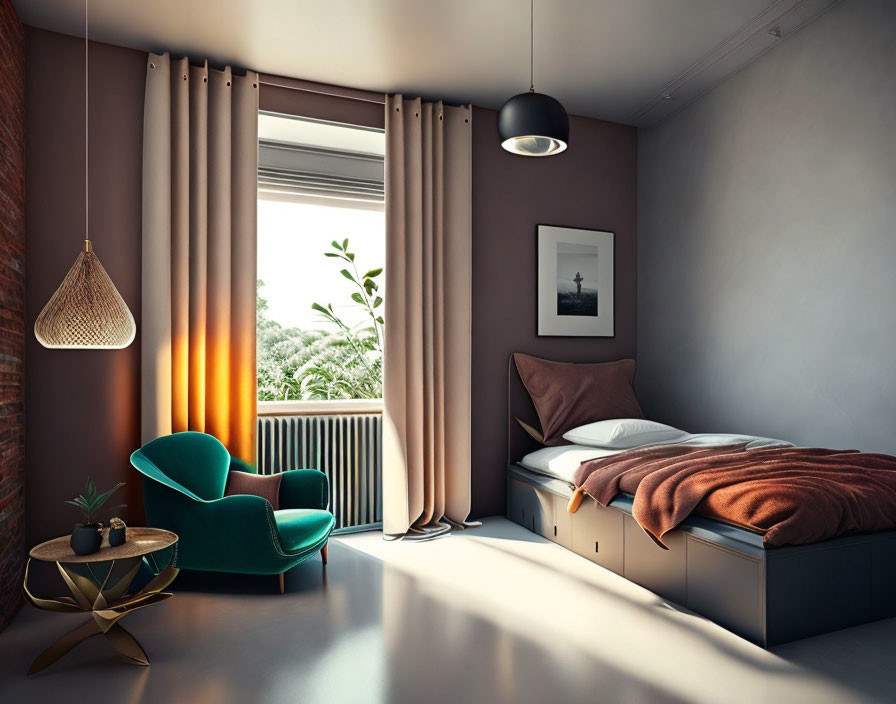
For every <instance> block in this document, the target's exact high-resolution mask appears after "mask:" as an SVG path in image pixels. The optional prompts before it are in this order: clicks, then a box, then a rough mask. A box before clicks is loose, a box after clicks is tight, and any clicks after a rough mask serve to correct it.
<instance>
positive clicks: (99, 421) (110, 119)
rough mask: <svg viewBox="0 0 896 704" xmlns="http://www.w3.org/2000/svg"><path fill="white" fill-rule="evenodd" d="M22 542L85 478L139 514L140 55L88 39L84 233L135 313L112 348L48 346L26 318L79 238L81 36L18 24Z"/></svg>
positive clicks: (34, 538) (65, 517)
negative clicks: (22, 210)
mask: <svg viewBox="0 0 896 704" xmlns="http://www.w3.org/2000/svg"><path fill="white" fill-rule="evenodd" d="M26 44H27V61H28V64H27V85H26V110H27V129H28V148H27V191H26V192H27V201H26V202H27V208H26V224H27V246H28V250H29V252H30V256H29V258H28V263H27V266H26V270H25V272H26V276H25V281H26V300H27V308H26V310H27V327H26V340H27V355H28V367H27V376H26V389H27V397H26V399H27V407H28V425H27V431H26V432H27V436H26V437H27V441H26V446H27V450H26V455H27V459H26V462H27V476H28V486H27V488H28V491H27V507H26V508H27V511H26V515H27V541H28V545H33V544H35V543H37V542H40V541H42V540H46V539H48V538H52V537H55V536H58V535H64V534H66V533H68V532H70V531H71V528H72V525H73V524H74V523H75V522H76V521H77V520H78V513H77V511H76V510H75V509H74V508H72V507H70V506H68V505H66V504H65V503H64V501H65V500H66V499H70V498H72V497H74V496H75V495H76V494H78V493H79V492H80V490H81V488H82V487H83V484H84V480H85V478H86V477H87V476H88V475H89V476H92V477H93V478H94V479H95V480H96V482H97V485H98V486H99V487H100V488H101V489H104V488H108V487H110V486H111V485H112V484H114V483H115V482H116V481H126V482H127V486H126V487H125V489H124V490H123V492H122V493H119V494H117V495H116V496H115V497H113V499H111V500H110V505H116V504H118V503H121V502H126V503H128V504H129V511H128V513H127V515H126V520H130V522H133V523H139V522H140V521H141V520H142V518H143V508H142V502H141V499H140V482H139V481H138V478H137V475H136V473H135V472H134V471H132V470H131V469H130V465H129V464H128V456H129V455H130V453H131V452H132V451H133V449H134V448H136V447H137V446H138V445H139V440H140V434H139V417H138V414H139V405H140V404H139V388H140V384H139V374H140V339H139V334H140V333H139V330H140V249H141V245H140V229H141V224H140V223H141V170H142V159H143V157H142V150H143V86H144V80H145V73H146V54H145V53H142V52H139V51H132V50H130V49H122V48H119V47H114V46H108V45H105V44H95V43H91V51H90V236H91V240H92V241H93V245H94V249H95V251H96V253H97V255H98V256H99V258H100V261H101V262H102V263H103V266H104V267H105V268H106V270H107V271H108V272H109V275H110V276H111V277H112V281H114V282H115V285H116V286H117V287H118V290H119V291H120V292H121V295H122V296H123V297H124V300H125V301H126V302H127V304H128V306H129V307H130V309H131V312H133V313H134V317H135V318H136V319H137V331H138V332H137V335H138V338H137V340H136V341H135V342H134V343H133V344H132V345H131V346H130V347H128V348H127V349H124V350H48V349H45V348H44V347H41V345H40V344H38V342H37V340H36V339H35V337H34V320H35V318H36V317H37V314H38V313H39V312H40V310H41V309H42V308H43V306H44V305H45V304H46V302H47V300H49V298H50V296H51V295H52V293H53V291H55V290H56V287H57V286H58V285H59V284H60V283H61V281H62V278H63V277H64V276H65V273H66V272H67V271H68V269H69V267H70V266H71V265H72V264H73V263H74V261H75V258H76V256H77V254H78V251H79V249H80V247H81V246H82V240H83V235H84V43H83V40H80V39H75V38H72V37H67V36H63V35H60V34H54V33H52V32H46V31H43V30H38V29H33V28H31V27H28V28H26Z"/></svg>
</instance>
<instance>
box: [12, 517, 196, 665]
mask: <svg viewBox="0 0 896 704" xmlns="http://www.w3.org/2000/svg"><path fill="white" fill-rule="evenodd" d="M176 542H177V536H176V535H175V534H174V533H171V532H170V531H167V530H160V529H158V528H131V527H128V528H127V542H126V543H124V545H119V546H118V547H114V548H102V549H100V550H99V551H98V552H95V553H93V554H91V555H76V554H75V553H74V552H73V551H72V549H71V548H70V547H69V536H65V537H64V538H56V539H55V540H48V541H47V542H45V543H41V544H40V545H37V546H36V547H34V548H32V549H31V552H30V553H29V558H28V564H27V565H26V566H25V580H24V584H23V585H22V586H23V589H24V591H25V600H26V601H27V602H28V603H29V604H31V605H32V606H34V607H35V608H38V609H43V610H44V611H56V612H59V613H77V612H83V613H89V614H90V615H91V618H90V620H89V621H87V622H86V623H84V624H82V625H81V626H78V627H77V628H76V629H75V630H73V631H70V632H69V633H67V634H65V635H64V636H62V637H61V638H60V639H59V640H57V641H56V642H55V643H53V645H51V646H50V647H49V648H47V649H46V650H44V651H43V652H42V653H41V654H40V655H38V656H37V657H36V658H35V660H34V662H33V663H31V667H30V668H28V674H29V675H33V674H34V673H35V672H39V671H41V670H43V669H44V668H45V667H47V666H48V665H51V664H52V663H54V662H56V661H57V660H58V659H59V658H61V657H62V656H63V655H65V654H66V653H67V652H68V651H69V650H71V649H72V648H74V647H75V646H76V645H77V644H78V643H80V642H81V641H83V640H86V639H87V638H90V637H91V636H95V635H97V634H98V633H101V634H102V635H104V636H105V637H106V640H107V641H109V643H110V644H111V645H112V647H113V648H114V649H115V650H116V652H117V653H118V654H119V655H120V656H121V658H122V659H123V660H125V661H126V662H129V663H131V664H133V665H149V658H147V657H146V653H145V652H144V650H143V648H142V647H140V644H139V643H138V642H137V639H136V638H134V636H132V635H131V634H130V633H128V632H127V631H126V630H125V629H124V628H122V626H121V624H119V623H118V621H120V620H121V619H122V618H123V617H124V616H126V615H127V614H129V613H130V612H131V611H134V610H136V609H142V608H143V607H144V606H149V605H150V604H155V603H156V602H159V601H164V600H165V599H167V598H169V597H170V596H172V594H171V593H170V592H163V591H162V590H163V589H164V588H165V587H167V586H168V585H169V584H171V582H172V580H173V579H174V578H175V577H176V576H177V573H178V569H177V568H176V567H174V566H173V565H170V564H169V565H168V566H167V567H166V568H165V569H164V570H162V571H161V572H159V573H158V574H157V575H156V576H155V577H154V578H153V579H152V580H150V581H149V583H147V584H146V585H145V586H144V587H143V588H142V589H140V590H138V591H137V592H135V593H133V594H129V593H128V589H129V587H130V586H131V582H133V580H134V577H136V576H137V572H138V571H139V570H140V565H141V564H143V557H144V556H145V555H149V554H151V553H154V552H156V551H158V550H163V549H165V548H169V547H171V546H173V545H174V544H175V543H176ZM31 560H41V561H43V562H55V563H56V567H57V568H58V570H59V574H61V575H62V579H63V580H64V581H65V584H66V586H67V587H68V589H69V591H70V592H71V594H72V595H71V596H70V597H69V596H62V597H58V598H56V599H41V598H39V597H36V596H34V595H33V594H32V593H31V592H30V591H28V570H29V569H30V567H31Z"/></svg>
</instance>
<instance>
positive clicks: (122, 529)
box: [109, 516, 127, 548]
mask: <svg viewBox="0 0 896 704" xmlns="http://www.w3.org/2000/svg"><path fill="white" fill-rule="evenodd" d="M126 531H127V526H126V525H125V524H124V521H123V520H121V519H120V518H118V516H116V517H115V518H112V519H111V520H110V521H109V546H110V547H113V548H116V547H118V546H119V545H124V543H125V540H126V539H127V533H126Z"/></svg>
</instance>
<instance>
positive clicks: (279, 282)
mask: <svg viewBox="0 0 896 704" xmlns="http://www.w3.org/2000/svg"><path fill="white" fill-rule="evenodd" d="M258 127H259V130H258V132H259V158H258V293H257V297H258V298H257V303H258V322H257V356H258V400H259V401H317V400H338V399H378V398H380V397H381V396H382V349H383V347H382V333H383V325H384V324H385V321H384V320H383V317H382V316H383V295H384V294H383V288H382V281H383V265H384V263H385V221H384V207H383V193H384V184H383V159H384V155H385V134H384V132H383V131H382V130H378V129H373V128H368V127H358V126H353V125H343V124H336V123H332V122H323V121H320V120H311V119H304V118H296V117H292V116H285V115H279V114H272V113H266V112H262V113H261V114H260V115H259V125H258Z"/></svg>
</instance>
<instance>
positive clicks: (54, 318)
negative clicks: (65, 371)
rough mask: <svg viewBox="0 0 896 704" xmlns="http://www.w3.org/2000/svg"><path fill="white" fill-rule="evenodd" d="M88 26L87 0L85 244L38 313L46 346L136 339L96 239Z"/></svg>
mask: <svg viewBox="0 0 896 704" xmlns="http://www.w3.org/2000/svg"><path fill="white" fill-rule="evenodd" d="M87 29H88V25H87V0H84V249H83V250H82V251H81V253H80V254H79V255H78V258H77V259H76V260H75V263H74V264H73V265H72V268H71V269H69V271H68V274H66V275H65V278H64V279H63V280H62V283H61V284H60V285H59V288H57V289H56V292H55V293H54V294H53V295H52V297H51V298H50V300H49V301H48V302H47V305H45V306H44V309H43V310H42V311H41V312H40V315H38V316H37V320H36V321H35V323H34V335H35V337H37V341H38V342H40V344H42V345H43V346H44V347H51V348H62V349H85V348H86V349H106V350H115V349H121V348H122V347H127V346H128V345H130V344H131V343H132V342H133V341H134V336H135V335H136V334H137V326H136V324H135V323H134V316H133V315H131V311H130V309H128V306H127V304H126V303H125V302H124V299H123V298H122V297H121V294H120V293H118V289H116V288H115V284H113V283H112V279H110V278H109V275H108V274H107V273H106V270H105V269H104V268H103V265H102V264H100V260H99V259H98V258H97V256H96V254H94V252H93V247H92V246H91V244H90V234H89V224H90V221H89V217H88V215H89V212H88V204H89V192H90V191H89V178H88V171H87V160H88V153H89V152H88V131H87V124H88V123H87V119H88V116H89V110H88V76H89V71H88V56H87V55H88V43H87Z"/></svg>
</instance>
